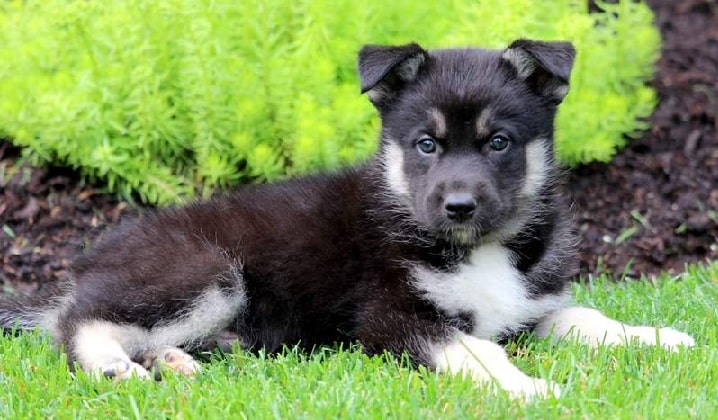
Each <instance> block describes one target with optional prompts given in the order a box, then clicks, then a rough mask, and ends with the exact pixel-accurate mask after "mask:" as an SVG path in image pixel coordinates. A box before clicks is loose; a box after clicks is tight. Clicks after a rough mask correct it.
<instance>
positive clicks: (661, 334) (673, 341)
mask: <svg viewBox="0 0 718 420" xmlns="http://www.w3.org/2000/svg"><path fill="white" fill-rule="evenodd" d="M625 333H626V339H627V340H628V341H631V340H632V339H637V340H638V341H639V342H640V343H642V344H648V345H652V346H658V345H660V346H662V347H664V348H666V349H668V350H671V351H678V349H679V348H680V347H681V346H684V347H693V346H695V345H696V341H695V340H694V339H693V337H691V336H690V335H688V334H686V333H684V332H680V331H678V330H675V329H673V328H670V327H664V328H655V327H645V326H640V327H626V331H625Z"/></svg>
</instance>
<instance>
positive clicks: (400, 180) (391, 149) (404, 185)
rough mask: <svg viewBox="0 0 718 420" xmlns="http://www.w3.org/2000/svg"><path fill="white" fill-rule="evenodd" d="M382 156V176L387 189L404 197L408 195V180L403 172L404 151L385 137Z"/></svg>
mask: <svg viewBox="0 0 718 420" xmlns="http://www.w3.org/2000/svg"><path fill="white" fill-rule="evenodd" d="M384 147H385V150H384V156H383V159H384V160H383V164H384V177H385V181H386V183H387V185H388V186H389V189H390V190H391V191H392V192H393V193H394V194H395V195H396V196H397V197H401V198H402V199H405V198H406V197H408V196H409V182H408V181H407V180H406V175H405V174H404V152H403V151H402V150H401V146H399V144H398V143H396V142H395V141H393V140H389V139H387V141H386V146H384Z"/></svg>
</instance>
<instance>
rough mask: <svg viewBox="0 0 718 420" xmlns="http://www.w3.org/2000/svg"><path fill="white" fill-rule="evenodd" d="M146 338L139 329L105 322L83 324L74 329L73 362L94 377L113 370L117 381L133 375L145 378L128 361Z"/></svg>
mask: <svg viewBox="0 0 718 420" xmlns="http://www.w3.org/2000/svg"><path fill="white" fill-rule="evenodd" d="M146 334H147V331H146V330H144V329H142V328H139V327H135V326H127V325H117V324H115V323H112V322H109V321H91V322H88V323H85V324H83V325H82V326H80V327H79V328H78V329H77V333H76V334H75V339H74V343H73V344H74V351H75V355H76V356H77V361H78V363H80V366H82V369H83V370H85V371H86V372H91V373H94V374H102V373H103V372H105V371H108V370H117V371H118V372H117V373H118V374H119V376H120V379H127V377H129V376H131V374H133V373H134V374H137V376H139V377H143V378H144V377H147V376H148V375H149V374H148V373H147V371H146V370H144V368H142V367H141V366H139V365H137V364H136V363H133V362H132V361H131V357H130V354H133V353H134V352H136V351H138V350H139V347H140V346H141V345H142V343H143V341H144V339H145V338H146ZM135 365H137V366H135ZM123 366H127V367H128V369H124V367H123Z"/></svg>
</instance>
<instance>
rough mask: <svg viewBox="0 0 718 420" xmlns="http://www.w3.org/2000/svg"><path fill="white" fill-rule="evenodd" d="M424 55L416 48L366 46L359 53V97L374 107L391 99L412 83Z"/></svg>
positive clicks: (421, 50)
mask: <svg viewBox="0 0 718 420" xmlns="http://www.w3.org/2000/svg"><path fill="white" fill-rule="evenodd" d="M427 56H428V54H427V52H426V51H425V50H424V49H423V48H421V47H420V46H419V45H417V44H413V43H412V44H407V45H402V46H397V47H390V46H379V45H366V46H364V48H362V49H361V51H359V60H358V61H359V62H358V67H359V77H360V79H361V93H367V95H368V96H369V99H370V100H371V101H372V102H373V103H374V105H377V106H379V105H381V104H383V103H385V102H386V101H387V100H389V99H391V98H392V97H393V96H394V95H395V94H396V92H397V91H399V90H400V89H401V88H402V87H403V86H404V85H405V84H406V83H408V82H411V81H413V80H414V79H416V77H417V75H418V74H419V70H420V69H421V67H422V66H423V65H424V63H425V62H426V58H427Z"/></svg>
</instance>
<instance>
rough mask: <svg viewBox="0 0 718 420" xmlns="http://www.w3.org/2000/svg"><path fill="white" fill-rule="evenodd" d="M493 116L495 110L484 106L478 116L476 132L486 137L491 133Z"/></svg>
mask: <svg viewBox="0 0 718 420" xmlns="http://www.w3.org/2000/svg"><path fill="white" fill-rule="evenodd" d="M492 118H493V111H491V109H490V108H484V109H483V110H481V113H480V114H479V116H478V118H476V134H477V135H478V136H479V137H486V136H488V135H489V134H491V125H490V123H491V119H492Z"/></svg>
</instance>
